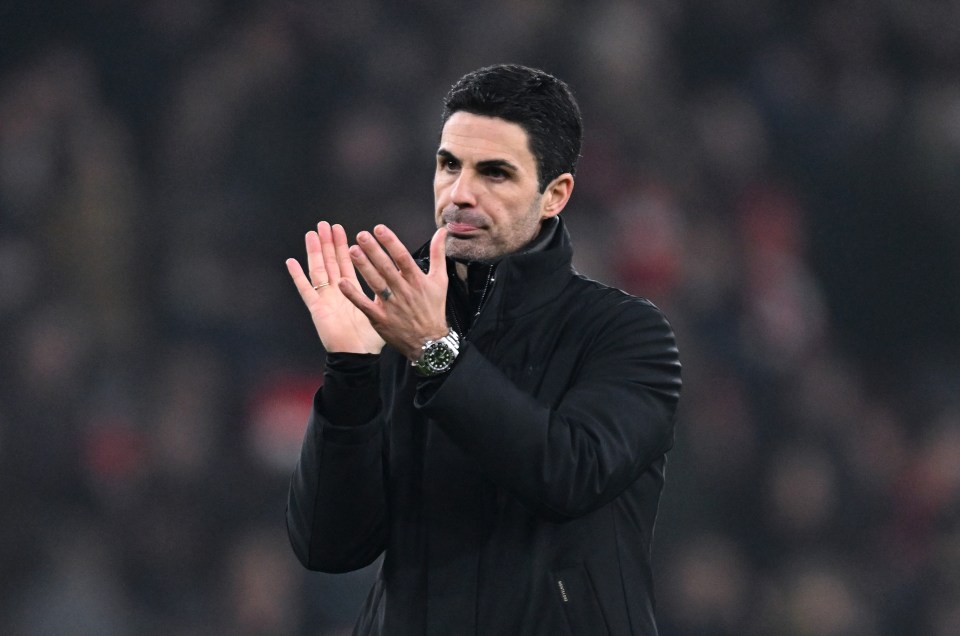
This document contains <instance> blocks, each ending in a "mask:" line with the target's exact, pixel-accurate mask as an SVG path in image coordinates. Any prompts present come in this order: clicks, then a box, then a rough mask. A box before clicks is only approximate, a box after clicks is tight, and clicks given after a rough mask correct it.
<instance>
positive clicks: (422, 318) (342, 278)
mask: <svg viewBox="0 0 960 636" xmlns="http://www.w3.org/2000/svg"><path fill="white" fill-rule="evenodd" d="M580 141H581V121H580V113H579V108H578V107H577V105H576V102H575V101H574V99H573V96H572V95H571V94H570V92H569V89H568V88H567V86H566V85H565V84H564V83H563V82H561V81H559V80H558V79H556V78H554V77H553V76H551V75H548V74H546V73H543V72H541V71H537V70H533V69H529V68H525V67H522V66H516V65H504V66H494V67H489V68H484V69H480V70H478V71H475V72H473V73H470V74H468V75H466V76H465V77H463V78H462V79H461V80H460V81H459V82H458V83H457V84H456V85H454V86H453V88H452V89H451V90H450V92H449V94H448V95H447V98H446V101H445V109H444V114H443V127H442V131H441V135H440V145H439V149H438V150H437V164H436V172H435V175H434V197H435V205H434V215H435V218H436V222H437V226H438V228H439V229H438V230H437V232H436V233H435V234H434V236H433V239H432V240H431V241H430V243H429V246H424V247H423V248H421V249H420V250H419V251H418V252H416V253H415V254H414V255H411V254H410V253H409V252H408V251H407V250H406V249H405V247H404V246H403V245H402V244H401V243H400V241H399V240H398V239H397V237H396V236H395V235H394V234H393V232H391V231H390V230H389V229H388V228H386V227H385V226H383V225H378V226H376V227H375V228H374V229H373V232H372V233H370V232H361V233H359V234H358V235H357V244H356V245H353V246H348V243H347V238H346V234H345V232H344V230H343V228H342V227H340V226H338V225H334V226H332V227H331V226H330V225H329V224H327V223H324V222H321V223H320V224H318V226H317V231H316V232H310V233H308V234H307V237H306V249H307V263H308V273H309V278H308V277H307V275H306V274H305V273H304V271H303V269H302V268H301V266H300V265H299V264H298V262H297V261H296V260H294V259H290V260H288V261H287V266H288V269H289V271H290V274H291V276H292V278H293V281H294V283H295V284H296V286H297V288H298V290H299V292H300V295H301V297H302V298H303V301H304V303H305V304H306V306H307V308H308V309H309V310H310V315H311V317H312V318H313V323H314V326H315V327H316V330H317V333H318V335H319V336H320V340H321V342H322V343H323V346H324V348H325V349H326V351H327V367H326V371H325V381H324V386H323V387H322V388H321V390H320V391H319V392H318V393H317V396H316V399H315V401H314V409H313V413H312V416H311V418H310V422H309V425H308V429H307V433H306V437H305V440H304V444H303V450H302V454H301V457H300V461H299V464H298V466H297V469H296V472H295V473H294V476H293V479H292V483H291V488H290V497H289V502H288V509H287V526H288V530H289V535H290V539H291V543H292V544H293V548H294V551H295V552H296V554H297V557H298V558H299V559H300V560H301V562H303V564H304V565H305V566H306V567H308V568H310V569H315V570H321V571H325V572H345V571H349V570H355V569H357V568H360V567H363V566H365V565H367V564H369V563H371V562H373V561H374V560H375V559H376V558H377V557H378V556H379V555H380V554H383V555H384V560H383V564H382V566H381V569H380V572H379V575H378V578H377V580H376V583H375V584H374V586H373V589H372V590H371V592H370V595H369V597H368V599H367V602H366V604H365V606H364V608H363V610H362V613H361V616H360V618H359V621H358V623H357V626H356V633H360V634H389V635H391V636H393V635H403V634H418V635H420V634H437V635H443V636H449V635H462V634H481V635H487V634H509V635H515V634H585V635H589V636H594V635H597V634H645V635H646V634H656V625H655V621H654V607H653V606H654V602H653V589H652V577H651V572H650V542H651V539H652V536H653V525H654V520H655V518H656V513H657V504H658V501H659V497H660V491H661V488H662V485H663V470H664V463H665V453H666V452H667V450H668V449H669V448H670V447H671V445H672V443H673V420H674V411H675V408H676V405H677V401H678V398H679V391H680V364H679V360H678V356H677V349H676V346H675V343H674V337H673V333H672V332H671V330H670V327H669V326H668V324H667V323H666V321H665V320H664V318H663V316H662V315H661V314H660V312H659V311H658V310H657V309H656V307H654V306H653V305H652V304H651V303H649V302H648V301H646V300H642V299H639V298H635V297H632V296H629V295H627V294H625V293H623V292H621V291H619V290H616V289H611V288H609V287H605V286H603V285H601V284H599V283H597V282H594V281H591V280H588V279H586V278H584V277H583V276H580V275H579V274H577V273H576V272H575V271H574V270H573V269H572V267H571V259H572V248H571V245H570V239H569V235H568V234H567V231H566V229H565V228H564V226H563V223H562V221H561V220H560V217H559V214H560V212H561V211H562V210H563V208H564V206H565V205H566V204H567V202H568V201H569V199H570V195H571V193H572V191H573V184H574V172H575V169H576V162H577V158H578V157H579V153H580ZM356 272H359V274H360V275H361V276H362V277H363V279H364V280H365V282H366V283H367V285H368V286H369V288H370V289H372V290H374V291H375V295H374V297H373V298H372V299H371V298H368V297H367V296H366V295H365V294H364V293H363V291H362V290H361V287H360V285H359V279H358V277H357V273H356Z"/></svg>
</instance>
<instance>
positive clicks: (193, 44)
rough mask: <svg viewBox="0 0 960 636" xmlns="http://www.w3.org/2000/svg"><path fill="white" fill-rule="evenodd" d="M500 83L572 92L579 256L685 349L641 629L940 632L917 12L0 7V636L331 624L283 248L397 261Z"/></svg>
mask: <svg viewBox="0 0 960 636" xmlns="http://www.w3.org/2000/svg"><path fill="white" fill-rule="evenodd" d="M495 62H520V63H524V64H528V65H531V66H539V67H542V68H545V69H547V70H549V71H551V72H553V73H555V74H557V75H558V76H560V77H562V78H564V79H566V80H567V81H568V82H569V83H570V84H571V85H572V87H573V89H574V91H575V93H576V95H577V96H578V98H579V100H580V103H581V107H582V109H583V113H584V118H585V122H586V138H585V144H584V150H583V154H584V156H583V160H582V164H581V170H580V173H579V174H578V180H577V187H576V192H575V195H574V198H573V201H572V204H571V205H570V207H569V208H568V211H567V212H565V214H564V216H565V218H566V219H567V222H568V224H569V225H570V227H571V229H572V233H573V236H574V241H575V248H576V250H577V251H576V260H575V262H576V265H577V266H578V268H579V269H581V271H583V272H585V273H587V274H589V275H591V276H594V277H597V278H600V279H602V280H604V281H607V282H609V283H612V284H615V285H618V286H620V287H622V288H624V289H627V290H629V291H631V292H633V293H637V294H641V295H645V296H648V297H649V298H651V299H652V300H653V301H654V302H656V303H657V304H658V305H659V306H660V307H662V308H663V309H664V311H665V312H666V313H667V315H668V316H669V317H670V319H671V321H672V322H673V324H674V327H675V329H676V331H677V333H678V337H679V342H680V346H681V353H682V357H683V362H684V375H685V393H684V397H683V400H682V408H681V415H680V421H679V425H678V432H677V442H676V447H675V449H674V450H673V452H672V453H671V455H670V462H669V468H668V481H667V487H666V490H665V493H664V498H663V501H662V505H661V518H660V523H659V526H658V528H657V536H656V542H655V546H654V551H655V565H656V580H657V586H658V597H659V616H660V621H661V631H662V634H663V635H664V636H714V635H717V636H720V635H730V636H733V635H748V636H749V635H758V636H759V635H767V634H775V635H786V636H804V635H810V636H834V635H835V636H860V635H872V634H880V635H889V636H894V635H901V634H927V635H931V636H948V635H951V634H957V633H960V576H958V572H960V526H958V512H960V462H958V461H957V458H958V457H960V400H958V395H960V329H958V324H960V214H958V212H960V209H958V201H960V68H958V67H960V3H958V2H955V1H954V2H948V1H943V0H940V1H936V0H915V1H912V2H894V1H891V0H878V1H875V2H866V1H865V0H839V1H831V2H823V1H821V2H816V1H814V2H805V3H794V2H786V1H783V0H780V1H777V0H739V1H737V2H734V1H731V0H720V1H713V2H707V1H706V0H680V1H674V2H671V1H667V0H651V1H647V2H629V1H626V0H597V1H595V2H574V1H571V0H567V1H562V0H560V1H557V2H548V1H545V0H542V1H538V0H509V1H508V0H499V1H493V2H487V3H481V2H455V1H448V2H436V1H431V0H414V1H411V2H406V3H391V2H383V1H373V0H351V1H349V2H260V3H254V2H215V1H212V0H141V1H137V2H121V1H119V0H99V1H87V2H65V1H45V2H44V1H38V2H25V1H16V0H15V1H9V2H6V3H4V4H3V7H2V8H0V494H2V501H3V512H2V518H0V632H2V633H4V634H23V635H46V634H73V635H85V634H98V635H100V634H120V635H124V634H172V635H184V636H187V635H198V634H239V635H259V634H343V633H349V629H350V626H351V624H352V620H353V617H354V616H355V614H356V611H357V607H358V605H359V603H360V602H361V600H362V597H363V596H364V594H365V591H366V587H367V585H368V583H369V581H370V577H371V576H372V571H371V570H369V569H368V570H367V571H362V572H359V573H355V574H350V575H342V576H339V577H333V576H327V575H321V574H312V573H307V572H306V571H304V570H302V569H301V568H300V567H299V566H298V564H297V563H296V562H295V560H294V557H293V554H292V552H291V551H290V550H289V548H288V546H287V540H286V537H285V534H284V528H283V511H284V498H285V489H286V480H287V477H288V475H289V472H290V471H291V469H292V467H293V463H294V461H295V457H296V452H297V447H298V445H299V440H300V437H301V435H302V432H303V427H304V423H305V421H304V418H305V415H306V410H307V408H308V407H309V401H310V399H311V395H312V393H313V391H314V390H315V388H316V386H317V383H318V381H319V376H320V371H321V369H322V364H323V352H322V351H321V349H320V347H319V345H318V343H317V341H316V338H315V337H314V336H313V332H312V328H311V325H310V322H309V319H308V317H307V315H306V313H305V311H304V310H303V308H302V307H301V305H300V301H299V298H298V297H297V295H296V293H295V290H294V288H293V286H292V284H291V283H290V282H289V280H287V274H286V271H285V267H284V265H283V261H284V259H285V258H287V257H289V256H298V257H299V256H301V255H302V249H303V248H302V236H303V233H304V232H305V231H306V230H308V229H309V228H310V227H311V226H312V225H313V224H314V223H315V222H316V221H318V220H320V219H329V220H333V221H338V222H342V223H344V224H345V225H346V226H347V228H348V230H349V231H351V232H354V233H355V232H356V231H358V230H360V229H367V228H370V227H371V226H372V224H374V223H375V222H380V221H384V222H386V223H388V224H390V225H391V226H392V227H394V228H395V229H396V230H397V231H398V233H399V234H400V235H401V237H402V238H403V239H404V240H405V241H406V242H407V243H408V245H410V246H414V245H417V244H419V243H420V242H421V241H423V240H425V239H426V238H427V237H428V236H429V233H430V231H431V229H432V225H431V224H432V220H431V204H432V199H431V187H430V181H431V178H432V166H433V152H434V150H435V142H436V139H437V134H438V126H439V115H440V104H441V98H442V96H443V94H444V93H445V92H446V89H447V88H448V87H449V85H450V84H451V83H452V82H453V81H454V80H455V79H456V78H457V77H459V76H460V75H461V74H463V73H464V72H466V71H469V70H472V69H474V68H476V67H479V66H483V65H487V64H491V63H495ZM345 487H347V485H345Z"/></svg>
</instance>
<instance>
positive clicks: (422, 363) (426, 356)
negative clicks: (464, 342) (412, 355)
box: [410, 329, 460, 378]
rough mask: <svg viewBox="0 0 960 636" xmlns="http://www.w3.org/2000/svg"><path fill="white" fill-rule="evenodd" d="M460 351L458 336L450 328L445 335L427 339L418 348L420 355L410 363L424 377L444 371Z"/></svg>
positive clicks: (450, 365)
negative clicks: (435, 338)
mask: <svg viewBox="0 0 960 636" xmlns="http://www.w3.org/2000/svg"><path fill="white" fill-rule="evenodd" d="M458 353H460V336H458V335H457V332H456V331H454V330H453V329H451V330H450V331H449V332H448V333H447V335H445V336H444V337H442V338H438V339H437V340H427V341H426V342H424V343H423V347H421V348H420V357H419V358H417V359H416V360H414V361H413V362H411V363H410V366H412V367H413V368H414V369H416V371H417V373H419V374H420V375H422V376H424V377H428V378H429V377H433V376H435V375H440V374H441V373H446V372H447V371H449V370H450V367H452V366H453V361H454V360H456V359H457V354H458Z"/></svg>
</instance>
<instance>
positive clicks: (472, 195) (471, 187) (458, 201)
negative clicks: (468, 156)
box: [450, 170, 477, 208]
mask: <svg viewBox="0 0 960 636" xmlns="http://www.w3.org/2000/svg"><path fill="white" fill-rule="evenodd" d="M450 202H451V203H453V204H454V205H456V206H457V207H460V208H472V207H475V206H476V205H477V193H476V187H475V184H474V183H473V181H472V179H471V175H470V173H469V171H467V170H462V171H461V172H460V174H459V175H457V180H456V181H454V182H453V188H452V189H451V190H450Z"/></svg>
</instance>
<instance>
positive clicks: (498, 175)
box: [483, 167, 510, 181]
mask: <svg viewBox="0 0 960 636" xmlns="http://www.w3.org/2000/svg"><path fill="white" fill-rule="evenodd" d="M483 176H485V177H488V178H490V179H493V180H494V181H503V180H505V179H506V178H507V177H509V176H510V175H509V174H507V171H506V170H504V169H503V168H496V167H490V168H486V169H485V170H484V171H483Z"/></svg>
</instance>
